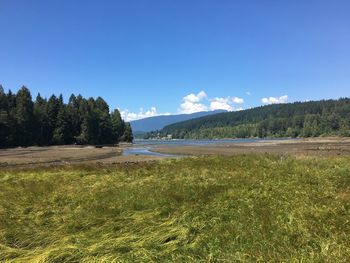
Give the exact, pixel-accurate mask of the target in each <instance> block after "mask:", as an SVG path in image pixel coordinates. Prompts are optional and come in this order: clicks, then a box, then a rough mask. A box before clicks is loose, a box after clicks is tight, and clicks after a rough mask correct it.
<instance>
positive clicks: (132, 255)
mask: <svg viewBox="0 0 350 263" xmlns="http://www.w3.org/2000/svg"><path fill="white" fill-rule="evenodd" d="M0 261H1V262H193V261H195V262H235V261H236V262H239V261H243V262H251V261H275V262H276V261H284V262H349V261H350V159H349V158H322V159H321V158H320V159H313V158H295V157H286V156H270V155H246V156H236V157H198V158H184V159H179V160H165V161H159V162H152V163H144V164H137V165H119V166H60V167H52V168H35V169H34V168H33V169H22V170H21V169H17V170H4V169H3V170H1V171H0Z"/></svg>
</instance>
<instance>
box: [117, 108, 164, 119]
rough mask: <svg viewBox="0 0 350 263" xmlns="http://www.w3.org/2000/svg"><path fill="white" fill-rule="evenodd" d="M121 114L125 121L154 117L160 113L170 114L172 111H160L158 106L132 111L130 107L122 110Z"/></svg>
mask: <svg viewBox="0 0 350 263" xmlns="http://www.w3.org/2000/svg"><path fill="white" fill-rule="evenodd" d="M120 115H121V116H122V118H123V119H124V120H125V121H134V120H139V119H144V118H148V117H154V116H159V115H170V113H163V114H161V113H158V112H157V108H156V107H151V108H150V109H149V110H147V111H144V110H143V108H140V111H139V112H138V113H135V112H130V111H129V110H128V109H125V110H123V111H120Z"/></svg>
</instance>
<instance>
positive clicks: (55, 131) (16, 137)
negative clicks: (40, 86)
mask: <svg viewBox="0 0 350 263" xmlns="http://www.w3.org/2000/svg"><path fill="white" fill-rule="evenodd" d="M132 140H133V135H132V131H131V127H130V124H129V123H126V122H124V121H123V120H122V118H121V116H120V112H119V111H118V110H117V109H115V110H114V111H112V112H110V110H109V106H108V104H107V103H106V102H105V101H104V100H103V99H102V98H100V97H98V98H97V99H94V98H89V99H85V98H83V97H82V96H81V95H78V96H75V95H71V96H70V98H69V101H68V103H64V101H63V97H62V95H59V96H58V97H56V96H55V95H52V96H50V97H49V99H46V98H43V97H41V96H40V94H38V95H37V97H36V99H35V101H32V96H31V93H30V91H29V90H28V89H27V88H26V87H22V88H21V89H20V90H19V91H18V92H17V94H13V93H12V92H11V91H10V90H9V91H8V93H5V92H4V88H3V87H2V86H1V85H0V147H12V146H30V145H59V144H93V145H99V144H116V143H118V142H119V141H126V142H131V141H132Z"/></svg>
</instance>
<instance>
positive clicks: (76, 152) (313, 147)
mask: <svg viewBox="0 0 350 263" xmlns="http://www.w3.org/2000/svg"><path fill="white" fill-rule="evenodd" d="M126 147H130V145H122V146H120V147H103V148H95V147H93V146H84V147H83V146H75V145H66V146H49V147H28V148H11V149H0V169H1V167H27V166H29V167H30V166H41V165H62V164H79V163H88V164H94V163H96V164H118V163H124V164H125V163H138V162H145V161H153V160H160V159H164V158H169V157H165V156H150V155H128V156H123V155H122V151H123V149H125V148H126ZM152 151H155V152H159V153H164V154H175V155H186V156H192V155H194V156H202V155H224V156H233V155H239V154H250V153H269V154H291V155H297V156H299V155H303V156H319V157H327V156H350V138H310V139H300V140H261V141H257V142H240V143H220V142H218V144H215V145H200V146H198V145H196V146H175V147H174V146H166V145H161V146H157V147H155V148H153V149H152Z"/></svg>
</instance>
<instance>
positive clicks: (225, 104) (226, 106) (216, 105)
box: [210, 97, 233, 111]
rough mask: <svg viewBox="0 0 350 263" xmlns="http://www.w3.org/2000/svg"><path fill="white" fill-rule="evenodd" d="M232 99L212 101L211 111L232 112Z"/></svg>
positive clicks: (215, 99)
mask: <svg viewBox="0 0 350 263" xmlns="http://www.w3.org/2000/svg"><path fill="white" fill-rule="evenodd" d="M230 104H231V101H230V98H229V97H227V98H214V99H212V100H211V101H210V110H227V111H232V110H233V107H232V106H231V105H230Z"/></svg>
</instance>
